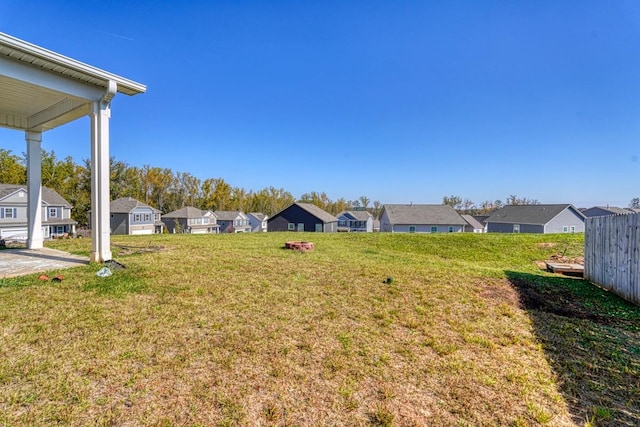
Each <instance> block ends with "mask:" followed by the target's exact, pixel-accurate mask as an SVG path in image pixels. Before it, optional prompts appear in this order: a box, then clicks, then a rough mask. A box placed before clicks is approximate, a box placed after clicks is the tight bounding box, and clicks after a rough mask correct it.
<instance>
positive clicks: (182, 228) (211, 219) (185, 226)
mask: <svg viewBox="0 0 640 427" xmlns="http://www.w3.org/2000/svg"><path fill="white" fill-rule="evenodd" d="M162 222H163V223H164V225H165V227H167V231H169V233H189V234H205V233H218V232H219V229H220V226H219V225H218V224H217V219H216V216H215V215H214V213H213V212H211V211H210V210H202V209H198V208H194V207H193V206H185V207H184V208H181V209H178V210H175V211H173V212H169V213H168V214H165V215H162Z"/></svg>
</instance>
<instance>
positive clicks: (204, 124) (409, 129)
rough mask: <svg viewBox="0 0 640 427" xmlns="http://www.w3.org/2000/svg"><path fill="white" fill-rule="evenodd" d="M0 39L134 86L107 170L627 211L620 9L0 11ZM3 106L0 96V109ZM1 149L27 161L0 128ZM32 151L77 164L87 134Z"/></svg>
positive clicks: (122, 6) (629, 32)
mask: <svg viewBox="0 0 640 427" xmlns="http://www.w3.org/2000/svg"><path fill="white" fill-rule="evenodd" d="M0 10H2V13H1V14H0V31H2V32H5V33H8V34H11V35H13V36H15V37H18V38H21V39H23V40H26V41H28V42H31V43H34V44H37V45H40V46H42V47H45V48H47V49H50V50H53V51H56V52H58V53H61V54H63V55H66V56H69V57H72V58H74V59H77V60H80V61H83V62H86V63H88V64H91V65H94V66H97V67H99V68H102V69H105V70H107V71H110V72H113V73H116V74H119V75H121V76H124V77H126V78H129V79H132V80H135V81H137V82H140V83H143V84H146V85H147V93H145V94H143V95H138V96H135V97H127V96H125V95H122V94H118V95H117V96H116V97H115V98H114V100H113V102H112V119H111V155H112V156H115V157H116V158H117V159H118V160H122V161H124V162H127V163H128V164H130V165H132V166H143V165H145V164H149V165H152V166H159V167H163V168H171V169H172V170H173V171H174V172H189V173H191V174H193V175H195V176H197V177H198V178H201V179H206V178H223V179H224V180H225V181H226V182H228V183H229V184H230V185H232V186H236V187H242V188H244V189H246V190H260V189H262V188H264V187H269V186H274V187H276V188H284V189H285V190H288V191H290V192H291V193H292V194H293V195H294V196H295V197H299V196H300V195H302V194H303V193H305V192H311V191H318V192H322V191H324V192H326V193H327V195H328V196H329V197H330V198H332V199H334V200H335V199H338V198H340V197H344V198H345V199H357V198H359V197H360V196H367V197H368V198H369V199H371V200H372V201H373V200H378V201H380V202H381V203H409V202H413V203H441V202H442V197H443V196H445V195H458V196H461V197H463V198H469V199H471V200H473V201H474V202H476V203H478V204H479V203H481V202H482V201H484V200H495V199H501V200H505V199H506V198H507V197H508V196H509V195H511V194H515V195H518V196H519V197H528V198H534V199H538V200H539V201H540V202H542V203H573V204H575V205H576V206H578V207H589V206H593V205H600V204H611V205H617V206H626V205H627V204H628V203H629V201H630V200H631V199H632V198H633V197H640V185H639V183H640V160H639V158H640V2H637V1H614V2H604V1H571V2H569V1H554V2H545V1H518V2H504V1H499V2H491V1H437V2H436V1H424V0H423V1H403V2H398V1H366V2H365V1H331V0H329V1H302V2H301V1H269V2H267V1H242V0H235V1H232V0H229V1H181V2H169V1H148V2H144V1H129V2H118V1H108V2H106V1H102V2H86V1H83V2H74V1H59V2H54V1H42V2H34V1H30V0H20V1H17V0H16V1H14V0H0ZM0 96H1V94H0ZM0 147H2V148H6V149H10V150H12V151H13V152H14V153H22V152H23V151H25V142H24V135H23V134H22V133H20V132H16V131H8V130H4V129H2V130H0ZM43 148H45V149H47V150H54V151H55V153H56V155H57V156H58V157H60V158H64V157H66V156H69V155H70V156H72V157H73V158H74V159H75V160H76V162H78V163H79V162H81V161H82V159H85V158H89V121H88V118H87V119H84V120H80V121H78V122H76V123H72V124H69V125H66V126H63V127H61V128H58V129H55V130H52V131H49V132H47V133H45V135H44V138H43Z"/></svg>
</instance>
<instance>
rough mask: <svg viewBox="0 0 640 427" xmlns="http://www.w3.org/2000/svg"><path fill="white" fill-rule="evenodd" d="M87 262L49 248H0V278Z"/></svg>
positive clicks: (74, 265)
mask: <svg viewBox="0 0 640 427" xmlns="http://www.w3.org/2000/svg"><path fill="white" fill-rule="evenodd" d="M87 264H89V259H88V258H86V257H81V256H78V255H71V254H70V253H67V252H63V251H58V250H55V249H50V248H42V249H39V250H32V249H2V250H0V279H4V278H6V277H16V276H25V275H27V274H33V273H37V272H40V271H49V270H58V269H62V268H70V267H78V266H80V265H87Z"/></svg>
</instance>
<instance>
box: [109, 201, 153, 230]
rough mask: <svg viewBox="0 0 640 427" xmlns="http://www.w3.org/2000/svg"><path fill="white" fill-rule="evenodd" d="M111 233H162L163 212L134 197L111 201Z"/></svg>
mask: <svg viewBox="0 0 640 427" xmlns="http://www.w3.org/2000/svg"><path fill="white" fill-rule="evenodd" d="M110 211H111V220H110V224H111V234H154V233H162V229H163V227H164V224H163V223H162V219H161V216H162V215H161V212H160V211H159V210H158V209H155V208H153V207H151V206H149V205H147V204H145V203H142V202H140V201H138V200H136V199H134V198H132V197H121V198H119V199H116V200H114V201H112V202H111V207H110Z"/></svg>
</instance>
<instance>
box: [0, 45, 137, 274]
mask: <svg viewBox="0 0 640 427" xmlns="http://www.w3.org/2000/svg"><path fill="white" fill-rule="evenodd" d="M145 91H146V86H145V85H143V84H141V83H137V82H134V81H132V80H129V79H126V78H124V77H121V76H118V75H116V74H113V73H110V72H108V71H104V70H101V69H99V68H96V67H93V66H91V65H88V64H85V63H83V62H80V61H77V60H75V59H72V58H69V57H67V56H64V55H61V54H59V53H56V52H52V51H50V50H47V49H45V48H42V47H40V46H36V45H34V44H31V43H29V42H26V41H24V40H20V39H18V38H16V37H13V36H10V35H8V34H4V33H0V94H1V96H0V127H4V128H10V129H16V130H21V131H24V132H25V140H26V142H27V159H26V160H27V188H28V193H29V199H28V209H27V217H28V218H27V221H28V235H29V237H28V239H27V247H28V248H29V249H40V248H42V240H43V236H42V218H41V209H42V194H41V193H42V185H41V152H42V148H41V142H42V133H43V132H45V131H47V130H50V129H54V128H56V127H58V126H61V125H64V124H66V123H69V122H71V121H73V120H76V119H78V118H80V117H83V116H90V118H91V129H90V131H89V132H87V142H90V143H91V237H92V252H91V260H93V261H98V262H103V261H109V260H110V259H111V250H110V228H109V199H110V197H109V118H110V116H111V100H112V99H113V97H114V96H115V95H116V93H122V94H125V95H130V96H132V95H137V94H140V93H144V92H145Z"/></svg>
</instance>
